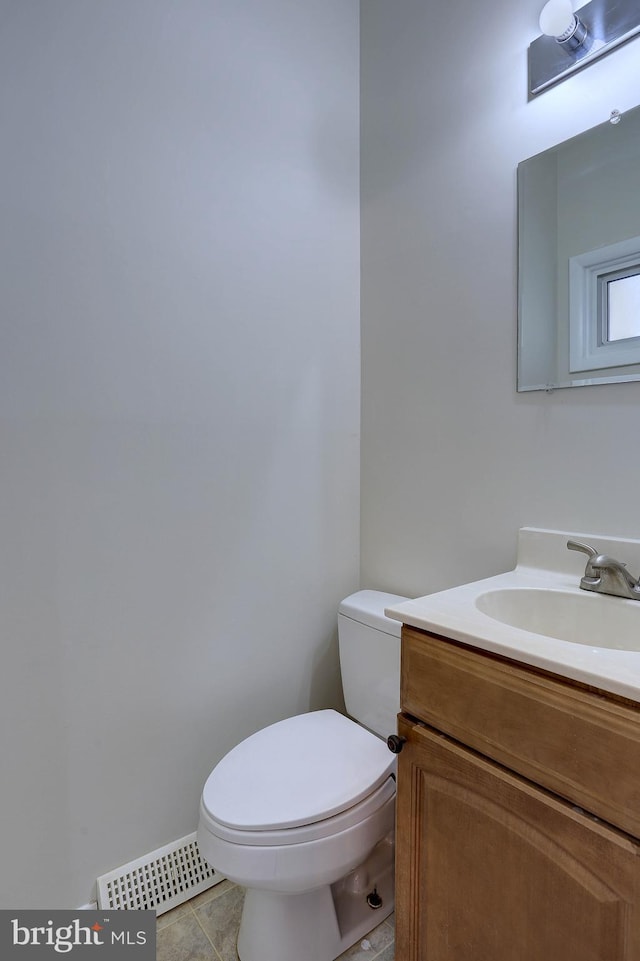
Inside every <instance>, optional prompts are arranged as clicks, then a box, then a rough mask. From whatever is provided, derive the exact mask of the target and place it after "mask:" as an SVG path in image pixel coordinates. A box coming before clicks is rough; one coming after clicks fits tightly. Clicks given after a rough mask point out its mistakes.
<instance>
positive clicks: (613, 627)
mask: <svg viewBox="0 0 640 961" xmlns="http://www.w3.org/2000/svg"><path fill="white" fill-rule="evenodd" d="M475 604H476V607H477V609H478V610H479V611H480V612H481V613H482V614H486V615H487V616H488V617H491V618H493V620H494V621H499V622H500V623H501V624H508V625H509V626H510V627H515V628H518V629H519V630H522V631H529V632H530V633H532V634H542V635H544V636H545V637H551V638H555V639H556V640H559V641H569V642H570V643H571V644H583V645H586V646H588V647H597V648H608V649H609V650H618V651H640V601H633V600H625V599H623V598H620V597H609V596H607V595H604V594H592V593H589V592H587V591H562V590H548V589H544V588H518V587H514V588H502V589H498V590H489V591H485V592H484V593H482V594H479V595H478V596H477V597H476V599H475Z"/></svg>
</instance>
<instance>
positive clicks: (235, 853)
mask: <svg viewBox="0 0 640 961" xmlns="http://www.w3.org/2000/svg"><path fill="white" fill-rule="evenodd" d="M398 600H400V598H398V597H397V596H396V595H387V594H381V593H379V592H374V591H362V592H358V594H357V595H352V597H351V598H347V600H346V601H345V602H343V604H342V605H341V608H340V613H339V635H340V648H341V665H342V669H343V687H344V689H345V701H346V703H347V709H348V708H349V698H348V689H349V684H350V683H351V682H348V681H347V678H345V673H346V674H350V673H352V671H353V667H354V666H355V665H356V664H357V663H358V662H359V661H360V663H361V664H362V670H361V671H359V674H360V680H358V679H354V683H355V684H356V685H359V684H360V683H361V680H362V677H363V676H364V677H366V679H367V680H366V683H367V684H368V685H369V686H370V688H371V690H370V692H369V693H370V696H371V697H376V696H377V697H379V698H381V699H382V701H384V700H385V698H386V699H387V700H388V702H389V703H388V704H387V705H386V709H385V708H384V707H383V708H381V707H380V705H378V706H377V707H376V709H375V712H374V713H376V712H377V716H378V717H379V723H380V724H381V725H382V726H383V727H384V731H381V732H379V733H385V734H388V733H391V732H392V731H394V730H395V714H396V713H397V710H398V708H399V624H396V622H394V621H390V620H389V619H388V618H385V617H384V613H383V611H384V607H385V606H387V605H388V604H391V603H396V602H397V601H398ZM363 608H364V612H363ZM341 619H342V621H341ZM345 619H346V622H345ZM343 622H344V623H343ZM351 622H353V623H351ZM363 622H364V623H363ZM386 622H388V624H387V623H386ZM363 628H364V630H363ZM387 632H388V633H387ZM380 634H382V635H386V637H383V638H382V642H381V649H383V650H385V655H386V654H387V651H386V648H387V647H389V648H391V649H392V651H393V654H392V657H391V659H390V660H389V659H388V657H387V656H385V657H382V658H380V666H381V669H382V675H384V676H381V677H380V683H379V684H377V685H376V684H375V683H372V678H373V676H374V675H375V672H373V673H372V670H371V664H370V663H369V662H370V660H371V658H372V657H373V658H374V659H375V649H376V643H375V641H377V642H380V638H379V637H377V635H380ZM349 639H351V644H348V641H349ZM363 642H364V647H363V649H362V651H361V652H360V655H361V656H360V657H359V656H358V651H357V650H355V651H354V650H353V647H354V646H355V647H356V648H359V647H360V646H362V645H363ZM344 644H348V646H349V647H350V648H351V652H350V660H349V659H344V658H343V654H342V649H343V645H344ZM363 659H364V660H363ZM365 660H366V662H367V663H366V664H365V662H364V661H365ZM345 665H348V666H345ZM390 670H391V672H392V673H393V674H394V677H392V678H391V681H392V683H391V684H390V683H389V676H388V675H389V671H390ZM364 701H365V702H366V701H367V698H366V697H365V698H364ZM395 764H396V759H395V757H394V756H393V755H392V754H390V752H389V750H388V748H387V746H386V743H385V741H384V740H382V739H381V737H380V736H377V734H374V733H372V732H371V731H370V730H367V729H366V728H364V727H362V726H360V725H359V724H358V723H356V721H354V720H351V719H350V718H348V717H345V716H344V715H342V714H339V713H337V712H336V711H333V710H324V711H312V712H309V713H307V714H301V715H298V716H296V717H291V718H287V719H286V720H283V721H278V722H277V723H275V724H272V725H270V726H269V727H267V728H264V729H263V730H261V731H258V732H257V733H255V734H253V735H251V736H250V737H249V738H247V739H246V740H244V741H242V742H241V743H240V744H238V745H237V746H236V747H235V748H233V750H231V751H230V752H229V754H227V755H226V757H224V758H223V759H222V760H221V761H220V762H219V764H218V765H217V766H216V767H215V768H214V770H213V771H212V772H211V774H210V776H209V778H208V779H207V782H206V784H205V786H204V790H203V792H202V798H201V802H200V822H199V827H198V846H199V849H200V853H201V854H202V856H203V858H204V859H205V860H206V861H207V862H209V863H210V864H211V865H213V866H214V867H215V869H216V870H217V871H218V872H219V873H221V874H223V875H225V876H226V877H227V878H228V879H229V880H231V881H234V882H236V883H237V884H240V885H243V886H244V887H245V888H246V889H247V890H246V895H245V903H244V908H243V913H242V920H241V924H240V930H239V934H238V955H239V957H240V959H241V961H334V959H335V958H337V957H338V956H339V955H340V954H341V953H342V952H343V951H345V950H346V949H347V948H348V947H349V946H350V945H352V944H354V943H355V942H356V941H357V940H359V939H360V938H361V937H364V935H365V934H367V933H368V932H369V931H370V930H371V929H372V928H373V927H375V926H376V925H377V924H379V923H380V922H381V921H382V920H383V919H384V918H385V917H387V916H388V915H389V914H390V913H391V911H393V907H394V894H393V856H394V821H395Z"/></svg>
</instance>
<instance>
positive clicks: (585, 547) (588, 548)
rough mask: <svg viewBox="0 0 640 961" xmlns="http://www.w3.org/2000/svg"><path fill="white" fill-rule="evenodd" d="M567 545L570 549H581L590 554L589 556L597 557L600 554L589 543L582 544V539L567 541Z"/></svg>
mask: <svg viewBox="0 0 640 961" xmlns="http://www.w3.org/2000/svg"><path fill="white" fill-rule="evenodd" d="M567 547H568V549H569V550H570V551H581V552H582V553H583V554H588V555H589V558H592V557H596V556H597V554H598V552H597V550H596V549H595V547H591V546H590V545H589V544H581V543H580V541H567Z"/></svg>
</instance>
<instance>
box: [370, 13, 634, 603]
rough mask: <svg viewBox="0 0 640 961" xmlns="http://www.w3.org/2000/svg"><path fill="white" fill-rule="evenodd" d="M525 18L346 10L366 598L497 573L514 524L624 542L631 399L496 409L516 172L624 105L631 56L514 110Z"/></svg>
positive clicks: (505, 395)
mask: <svg viewBox="0 0 640 961" xmlns="http://www.w3.org/2000/svg"><path fill="white" fill-rule="evenodd" d="M542 6H543V2H542V0H523V2H521V3H513V2H512V0H487V2H486V3H469V2H468V0H448V2H447V3H426V2H424V0H398V2H397V3H394V4H389V3H387V2H386V0H367V2H366V3H363V4H362V8H361V33H362V41H361V56H362V80H361V83H362V91H361V97H362V99H361V124H362V139H361V155H362V170H361V197H362V220H361V226H362V277H363V286H362V314H363V318H362V334H363V341H362V350H363V417H362V508H361V523H362V539H361V556H362V583H363V585H364V586H367V587H385V588H388V589H390V590H395V591H399V592H403V591H404V592H408V593H412V594H415V595H418V594H425V593H428V592H429V591H432V590H436V589H440V588H444V587H447V586H451V585H453V584H457V583H463V582H464V581H468V580H473V579H476V578H478V577H481V576H484V575H490V574H492V573H497V572H499V571H501V570H506V569H508V568H509V567H511V566H512V565H513V561H514V557H515V544H516V531H517V529H518V528H519V527H521V526H523V525H527V524H531V525H538V526H549V527H557V528H561V529H568V530H577V531H580V530H582V531H588V532H590V531H591V532H609V533H612V534H623V535H626V536H636V537H637V536H640V521H639V519H638V512H637V510H636V509H635V504H636V502H637V488H638V476H639V471H640V444H639V443H638V441H637V434H638V411H639V409H640V407H639V405H640V384H637V383H634V384H622V385H611V386H597V387H581V388H573V389H570V390H558V391H556V392H554V393H552V394H550V395H547V394H545V393H544V392H542V393H539V392H536V393H532V394H517V393H516V389H515V378H516V167H517V164H518V162H519V161H520V160H522V159H524V158H525V157H528V156H531V155H532V154H534V153H537V152H539V151H541V150H544V149H546V148H547V147H549V146H551V145H552V144H555V143H558V142H560V141H562V140H565V139H566V138H568V137H571V136H573V135H575V134H577V133H579V132H580V131H582V130H585V129H587V128H589V127H591V126H594V125H595V124H596V123H601V122H603V121H605V120H607V119H608V117H609V115H610V113H611V110H613V109H614V108H618V109H620V110H622V111H624V110H626V109H629V108H630V107H632V106H635V105H636V104H637V102H638V100H639V94H638V83H637V77H638V69H637V68H638V56H639V54H640V40H638V39H636V40H634V41H632V42H631V43H629V44H627V45H626V46H625V47H624V48H621V49H619V50H617V51H615V52H614V53H612V54H611V55H610V56H608V57H606V58H604V59H603V60H601V61H600V62H599V63H597V64H594V65H592V66H590V67H589V68H588V69H587V70H585V71H583V72H581V73H580V74H578V75H575V76H574V77H572V78H570V79H568V80H566V81H565V82H564V83H562V84H561V85H560V86H558V87H555V88H554V89H553V90H550V91H548V92H546V93H545V94H543V95H542V96H540V97H538V98H537V99H535V100H534V101H532V102H531V103H528V102H527V90H526V77H527V67H526V51H527V46H528V44H529V43H530V42H531V40H532V39H533V38H534V37H535V36H537V35H538V32H539V31H538V26H537V18H538V14H539V11H540V9H541V7H542Z"/></svg>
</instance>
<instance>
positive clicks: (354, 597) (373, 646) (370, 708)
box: [338, 591, 407, 738]
mask: <svg viewBox="0 0 640 961" xmlns="http://www.w3.org/2000/svg"><path fill="white" fill-rule="evenodd" d="M406 600H407V598H406V597H400V596H399V595H398V594H384V593H382V592H381V591H358V592H357V593H356V594H351V596H350V597H347V598H345V600H344V601H342V603H341V604H340V607H339V608H338V643H339V648H340V670H341V673H342V690H343V693H344V702H345V706H346V708H347V713H348V714H349V715H350V717H352V718H353V719H354V720H355V721H358V722H359V723H360V724H362V725H364V727H366V728H368V729H369V730H370V731H373V732H374V734H379V735H380V736H381V737H385V738H386V737H387V736H388V735H389V734H394V733H395V730H396V723H397V722H396V715H397V713H398V711H399V710H400V629H401V627H402V625H401V624H400V621H394V620H392V619H391V618H390V617H386V616H385V613H384V609H385V607H392V606H394V605H395V604H400V603H402V602H403V601H406Z"/></svg>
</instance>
